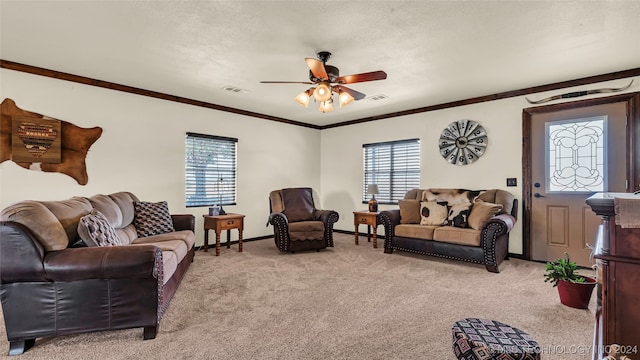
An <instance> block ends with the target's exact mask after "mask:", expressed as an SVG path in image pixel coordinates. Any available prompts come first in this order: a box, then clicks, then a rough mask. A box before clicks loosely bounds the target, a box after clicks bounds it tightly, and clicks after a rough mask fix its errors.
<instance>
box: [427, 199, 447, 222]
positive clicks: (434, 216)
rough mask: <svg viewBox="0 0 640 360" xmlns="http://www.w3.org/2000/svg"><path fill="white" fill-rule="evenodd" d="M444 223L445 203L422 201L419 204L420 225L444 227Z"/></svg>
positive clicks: (445, 216)
mask: <svg viewBox="0 0 640 360" xmlns="http://www.w3.org/2000/svg"><path fill="white" fill-rule="evenodd" d="M446 223H447V203H446V202H435V201H422V202H421V203H420V225H444V224H446Z"/></svg>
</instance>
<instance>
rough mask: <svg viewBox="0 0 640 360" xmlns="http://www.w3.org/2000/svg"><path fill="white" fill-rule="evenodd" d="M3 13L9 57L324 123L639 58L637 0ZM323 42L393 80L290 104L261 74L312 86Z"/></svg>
mask: <svg viewBox="0 0 640 360" xmlns="http://www.w3.org/2000/svg"><path fill="white" fill-rule="evenodd" d="M0 16H1V18H0V20H1V21H0V31H1V45H0V57H1V58H2V59H3V60H8V61H13V62H18V63H23V64H26V65H32V66H37V67H42V68H46V69H52V70H57V71H60V72H67V73H71V74H75V75H80V76H85V77H90V78H95V79H99V80H104V81H110V82H114V83H119V84H123V85H128V86H133V87H137V88H142V89H146V90H153V91H158V92H162V93H167V94H171V95H176V96H181V97H186V98H191V99H195V100H200V101H205V102H209V103H213V104H218V105H223V106H227V107H233V108H238V109H242V110H247V111H252V112H257V113H262V114H266V115H270V116H276V117H280V118H285V119H290V120H294V121H301V122H305V123H309V124H314V125H318V126H324V125H329V124H335V123H339V122H343V121H349V120H354V119H360V118H364V117H369V116H374V115H379V114H386V113H391V112H397V111H403V110H410V109H415V108H420V107H425V106H430V105H435V104H441V103H446V102H450V101H455V100H461V99H467V98H472V97H477V96H483V95H489V94H494V93H499V92H504V91H509V90H516V89H522V88H529V87H534V86H539V85H544V84H549V83H555V82H559V81H566V80H573V79H578V78H582V77H588V76H593V75H600V74H606V73H610V72H615V71H621V70H628V69H633V68H637V67H639V66H640V40H639V39H640V38H638V34H640V21H638V19H640V1H299V0H298V1H5V0H2V2H1V8H0ZM321 50H327V51H330V52H332V53H333V56H332V57H331V59H330V60H329V61H328V64H330V65H334V66H337V67H339V68H340V74H341V75H348V74H354V73H362V72H369V71H375V70H384V71H385V72H386V73H387V74H388V78H387V79H386V80H381V81H373V82H366V83H358V84H352V85H350V87H351V88H353V89H354V90H357V91H360V92H363V93H365V94H367V99H363V100H360V101H356V102H353V103H352V104H350V105H349V106H347V107H345V108H342V109H339V108H338V107H337V106H336V110H335V111H333V112H331V113H327V114H322V113H320V112H319V111H318V110H317V104H313V103H311V104H310V105H309V108H306V109H305V108H303V107H301V106H300V105H298V104H297V103H296V102H295V101H294V100H293V97H294V96H295V95H297V94H298V93H300V92H302V91H304V90H306V89H307V88H308V85H302V84H261V83H260V81H261V80H285V81H308V67H307V66H306V64H305V62H304V58H305V57H315V54H316V53H317V52H318V51H321ZM620 85H621V86H622V85H626V83H625V84H622V83H621V84H620ZM227 86H233V87H236V88H240V89H244V90H247V92H246V93H242V92H241V93H234V92H229V91H226V90H224V89H223V88H225V87H227ZM377 95H385V96H386V97H387V98H386V99H383V100H378V101H370V100H368V98H369V97H371V96H377ZM523 105H524V104H523Z"/></svg>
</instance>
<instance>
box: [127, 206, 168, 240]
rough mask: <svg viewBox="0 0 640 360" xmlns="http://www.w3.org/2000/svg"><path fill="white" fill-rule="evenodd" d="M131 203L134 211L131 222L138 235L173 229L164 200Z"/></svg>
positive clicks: (159, 232) (154, 233) (143, 235)
mask: <svg viewBox="0 0 640 360" xmlns="http://www.w3.org/2000/svg"><path fill="white" fill-rule="evenodd" d="M133 205H134V208H135V212H136V215H135V218H134V220H133V222H134V225H135V227H136V231H137V232H138V237H145V236H151V235H157V234H164V233H168V232H173V231H174V230H175V229H174V228H173V220H171V214H169V205H168V204H167V202H166V201H160V202H156V203H153V202H147V201H138V202H135V203H134V204H133Z"/></svg>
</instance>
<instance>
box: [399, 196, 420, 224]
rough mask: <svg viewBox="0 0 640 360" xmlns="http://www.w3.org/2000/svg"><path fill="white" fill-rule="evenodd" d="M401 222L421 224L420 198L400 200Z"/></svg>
mask: <svg viewBox="0 0 640 360" xmlns="http://www.w3.org/2000/svg"><path fill="white" fill-rule="evenodd" d="M398 206H399V207H400V224H420V200H398Z"/></svg>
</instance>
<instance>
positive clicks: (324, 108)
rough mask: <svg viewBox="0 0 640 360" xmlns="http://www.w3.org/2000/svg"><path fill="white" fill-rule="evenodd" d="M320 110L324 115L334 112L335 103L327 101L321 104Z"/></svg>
mask: <svg viewBox="0 0 640 360" xmlns="http://www.w3.org/2000/svg"><path fill="white" fill-rule="evenodd" d="M318 110H320V112H323V113H326V112H329V111H333V101H332V100H331V99H329V100H327V101H323V102H321V103H320V107H319V108H318Z"/></svg>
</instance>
